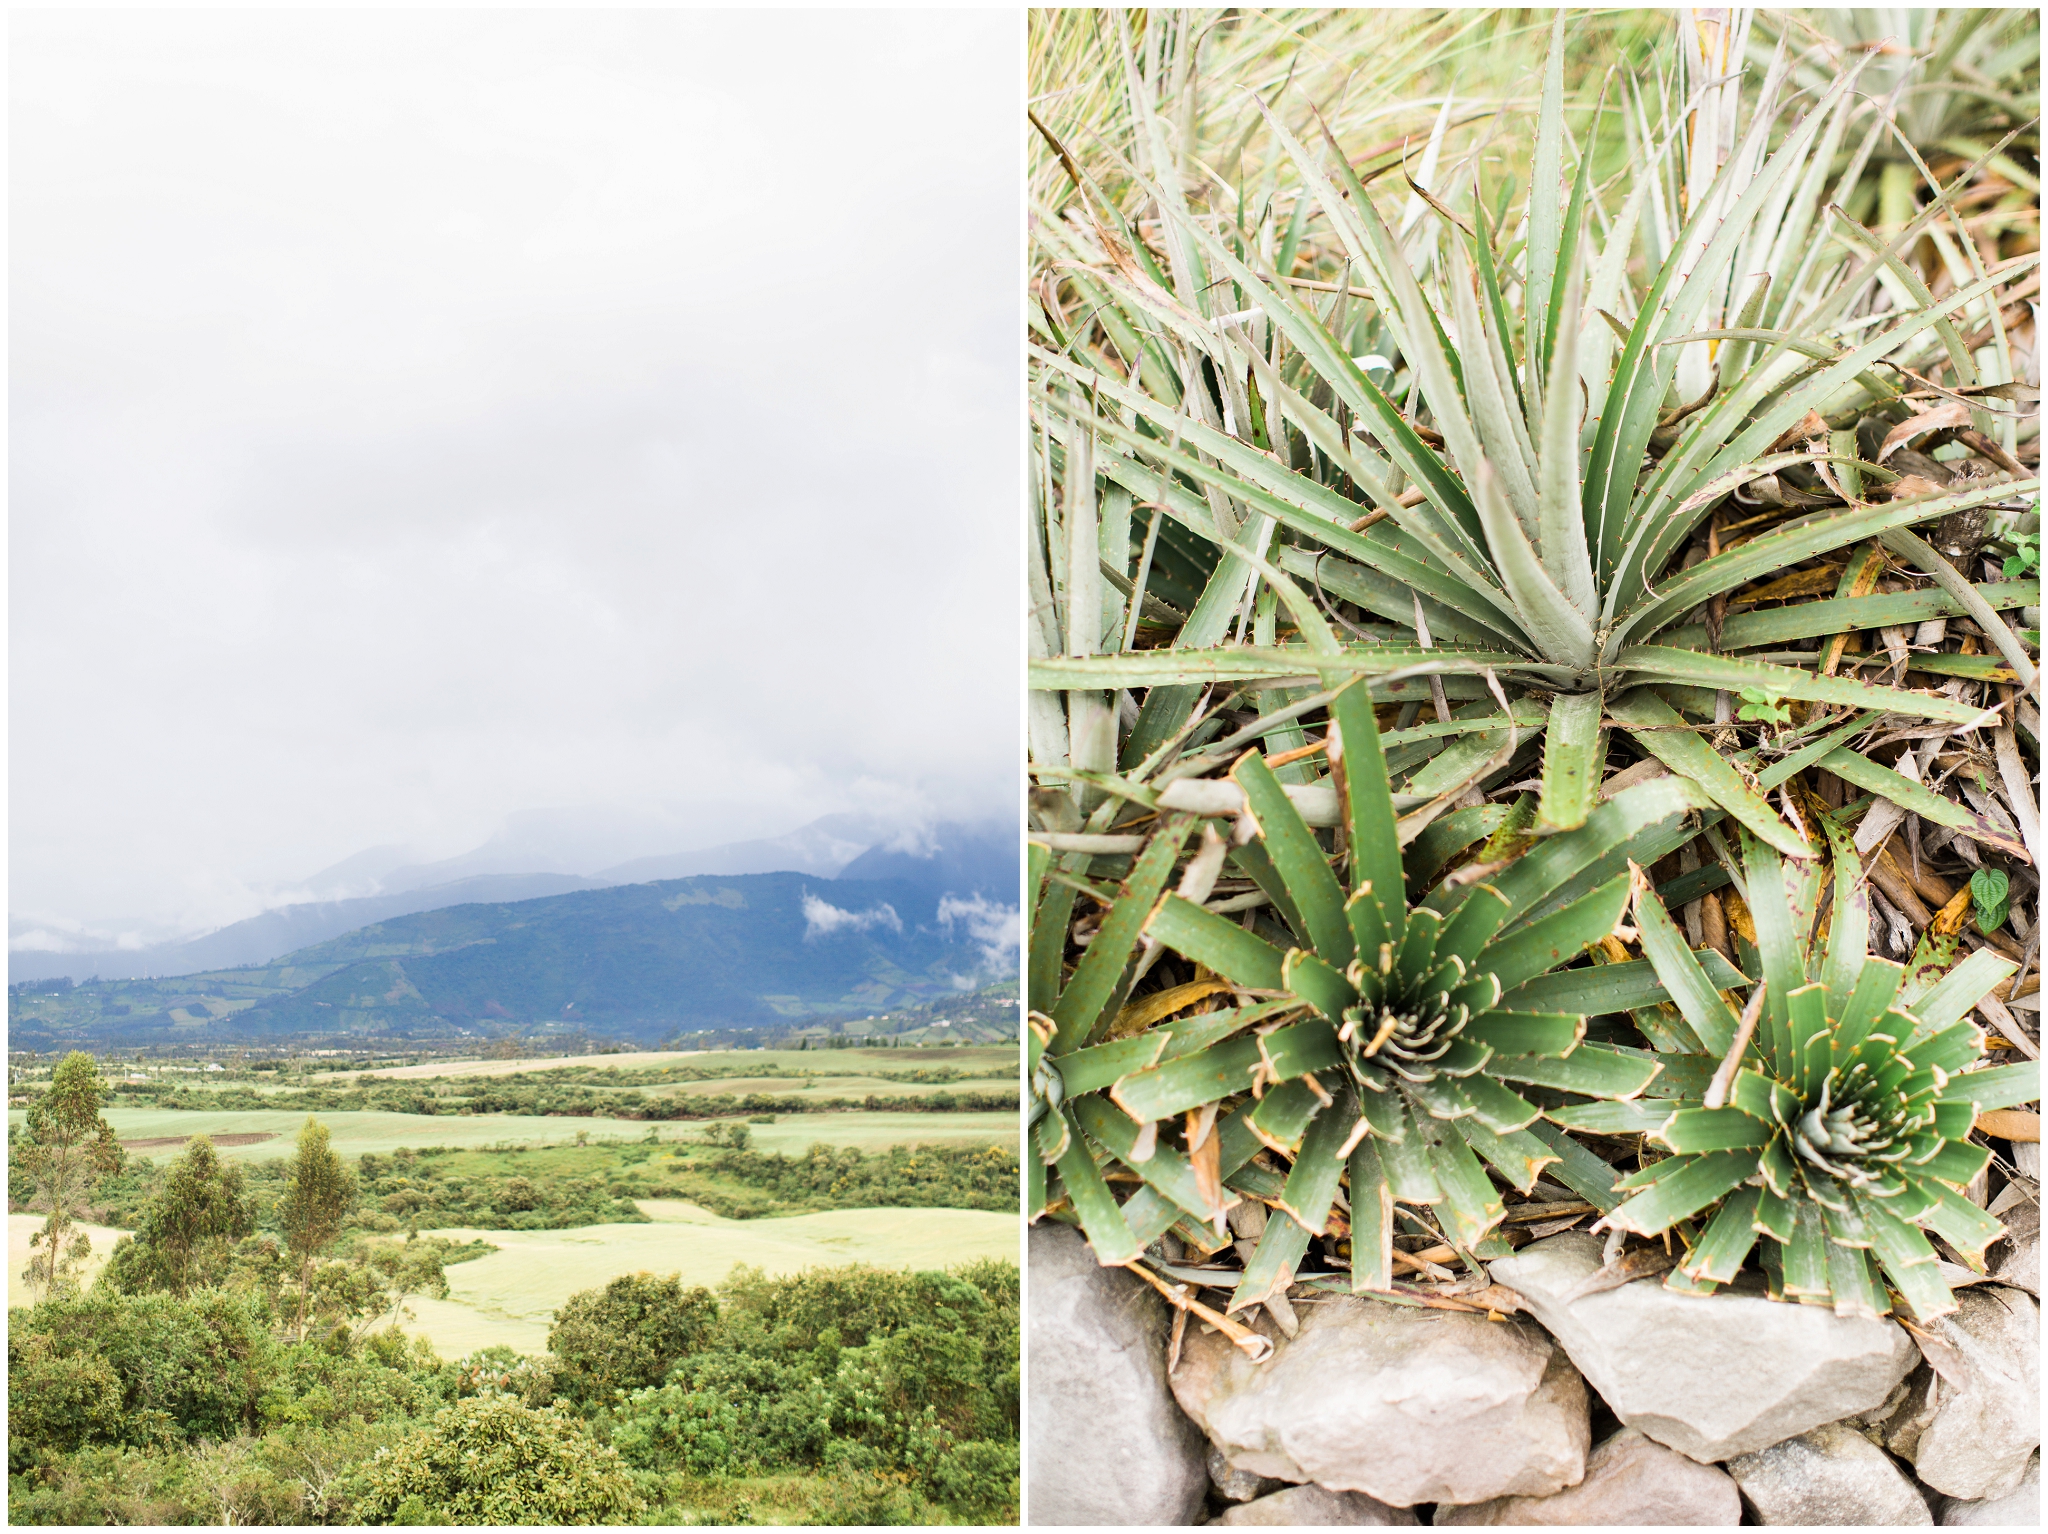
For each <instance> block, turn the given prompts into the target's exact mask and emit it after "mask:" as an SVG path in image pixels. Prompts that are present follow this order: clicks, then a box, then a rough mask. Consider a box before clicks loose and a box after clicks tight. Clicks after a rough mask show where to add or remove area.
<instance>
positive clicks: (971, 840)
mask: <svg viewBox="0 0 2048 1534" xmlns="http://www.w3.org/2000/svg"><path fill="white" fill-rule="evenodd" d="M891 834H892V832H891V829H890V828H889V827H888V826H886V825H884V824H882V823H881V822H879V821H875V820H873V819H870V818H867V817H862V816H855V815H826V816H823V817H821V818H819V819H817V820H814V821H812V822H811V823H810V824H808V825H805V826H800V827H798V828H797V829H796V830H794V831H792V832H789V833H788V834H786V835H783V836H777V837H770V838H766V839H762V840H754V841H744V842H727V843H722V844H720V845H718V846H714V847H701V848H698V849H696V850H695V851H690V852H676V853H668V854H665V855H662V856H657V857H639V858H635V859H632V860H631V861H628V862H625V863H619V864H615V865H611V866H607V867H601V868H600V867H593V866H592V865H591V863H590V862H589V861H588V860H584V861H580V862H579V861H577V860H576V859H574V858H570V859H568V860H567V862H569V863H574V864H575V867H573V868H572V867H568V866H562V867H550V866H544V865H547V864H548V863H550V862H551V861H553V860H551V859H550V858H549V856H548V852H549V849H548V848H547V847H545V846H540V845H535V844H533V843H532V842H531V841H530V840H529V841H519V840H517V839H513V838H507V837H500V838H497V839H494V840H493V841H491V842H488V843H486V844H485V845H484V846H482V847H479V848H477V849H475V850H474V851H473V852H469V853H465V854H464V855H463V856H462V857H459V858H450V859H448V860H446V861H444V862H440V863H429V864H407V865H404V866H395V867H394V866H387V865H389V864H390V862H391V858H392V854H393V849H391V848H373V849H371V850H370V851H368V852H364V853H359V854H357V855H356V856H355V857H353V858H349V859H345V860H344V861H343V862H341V863H338V864H336V865H334V866H333V867H332V868H326V869H322V870H321V871H320V872H319V873H317V874H314V875H313V876H311V878H310V879H308V880H307V881H306V882H307V885H308V886H309V887H310V888H312V889H314V890H324V891H327V892H328V893H326V894H324V895H322V896H320V897H319V898H315V899H300V900H298V901H296V902H294V903H292V904H289V905H281V906H277V907H274V908H272V909H271V910H268V911H264V912H262V913H261V914H259V915H256V916H251V917H248V918H246V919H244V920H242V921H238V922H235V923H232V924H231V925H229V926H226V927H222V928H219V929H218V930H216V931H213V932H208V933H204V934H201V935H200V936H197V937H191V938H184V939H180V940H178V941H176V942H165V943H153V944H148V945H146V946H143V947H139V948H99V949H81V950H77V951H69V950H57V949H41V948H17V949H14V950H12V951H11V952H10V953H9V954H8V965H7V969H8V975H7V978H8V979H9V981H12V982H18V981H23V980H51V979H56V978H59V977H68V978H71V979H83V978H86V977H88V976H90V977H94V978H97V979H101V980H112V979H126V978H133V977H136V976H142V975H193V974H199V973H210V972H212V971H214V970H219V969H230V968H247V967H250V966H254V965H273V964H278V963H281V962H283V960H282V957H281V956H283V955H287V954H291V953H293V952H295V951H297V950H299V949H302V948H305V947H308V946H310V945H312V944H315V943H323V942H325V941H327V940H328V939H329V938H334V937H340V936H342V935H344V934H346V933H349V932H353V931H355V930H356V929H357V928H359V927H364V926H368V925H369V924H370V923H372V922H384V921H389V920H391V919H392V918H393V917H397V916H407V915H410V914H412V913H413V912H415V911H434V910H439V909H441V908H442V907H444V906H453V905H475V904H505V903H507V902H510V901H518V900H533V899H537V898H538V897H540V896H543V895H560V894H566V893H567V892H569V891H570V890H580V889H608V888H611V887H613V886H616V885H621V884H633V883H642V882H645V881H648V880H673V879H685V878H695V877H698V876H700V875H706V874H722V875H735V874H760V873H776V872H795V873H803V874H810V875H812V876H814V877H816V878H825V879H829V878H835V877H837V878H844V879H848V880H853V881H860V882H864V881H868V880H875V879H882V880H888V879H895V880H901V881H904V882H907V883H910V884H915V885H917V886H919V887H920V888H923V889H928V890H929V891H930V892H931V893H933V894H940V893H944V892H947V891H950V892H951V893H952V894H954V895H955V896H973V895H981V896H984V897H987V898H991V899H994V900H996V901H998V902H1001V903H1006V902H1009V901H1013V900H1014V899H1015V895H1014V894H1013V893H1012V892H1013V891H1015V889H1016V888H1017V880H1018V878H1019V864H1018V861H1017V838H1016V836H1015V835H1014V834H1013V831H1012V829H1011V828H1010V827H1009V826H1008V825H1007V824H1006V823H1001V822H995V821H983V822H952V821H942V822H939V823H937V824H935V825H932V826H930V827H929V828H927V830H926V831H925V832H924V833H923V834H922V837H921V839H917V838H913V839H912V847H913V848H914V850H905V849H901V848H897V847H893V846H891V845H889V842H888V838H889V837H890V835H891ZM877 837H880V838H882V840H881V841H879V842H878V841H877V840H876V838H877ZM522 859H524V860H526V862H522ZM527 862H530V863H532V865H533V866H532V867H531V868H528V867H527V866H526V864H527ZM357 891H367V892H361V893H358V892H357Z"/></svg>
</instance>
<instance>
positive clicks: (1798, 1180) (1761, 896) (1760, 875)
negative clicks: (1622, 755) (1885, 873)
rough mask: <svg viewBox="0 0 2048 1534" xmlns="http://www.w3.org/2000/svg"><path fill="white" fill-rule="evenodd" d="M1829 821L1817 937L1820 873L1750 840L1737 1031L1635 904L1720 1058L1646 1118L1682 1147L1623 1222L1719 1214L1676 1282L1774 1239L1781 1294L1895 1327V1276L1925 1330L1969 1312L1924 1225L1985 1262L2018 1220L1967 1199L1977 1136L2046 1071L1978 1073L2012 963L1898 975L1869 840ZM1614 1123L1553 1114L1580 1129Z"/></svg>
mask: <svg viewBox="0 0 2048 1534" xmlns="http://www.w3.org/2000/svg"><path fill="white" fill-rule="evenodd" d="M1818 818H1819V819H1820V821H1821V824H1822V826H1823V828H1824V829H1825V831H1826V834H1827V839H1828V842H1829V847H1830V852H1831V862H1832V877H1833V891H1834V893H1833V899H1832V901H1831V903H1830V905H1829V908H1828V910H1827V911H1826V913H1825V915H1826V919H1827V929H1828V930H1827V935H1826V939H1825V941H1823V942H1816V943H1811V944H1809V943H1808V942H1806V941H1805V939H1804V934H1806V933H1808V932H1810V931H1812V930H1813V928H1814V926H1815V918H1816V916H1818V915H1821V914H1822V913H1821V911H1820V902H1821V896H1822V880H1823V875H1822V873H1821V872H1820V871H1819V866H1818V865H1817V864H1806V865H1803V866H1802V865H1795V864H1788V863H1787V862H1785V861H1784V860H1782V859H1781V858H1780V857H1779V856H1778V854H1777V852H1776V850H1775V849H1774V848H1771V847H1769V846H1767V845H1765V844H1764V843H1762V842H1761V841H1758V840H1755V839H1752V838H1747V837H1745V838H1744V849H1743V864H1744V874H1745V885H1746V888H1745V891H1744V894H1745V899H1746V903H1747V906H1748V910H1749V913H1750V917H1751V920H1752V921H1753V923H1754V933H1755V941H1754V944H1753V945H1752V944H1749V943H1747V942H1745V943H1744V945H1743V947H1744V950H1745V951H1744V952H1743V953H1742V954H1741V955H1740V956H1741V957H1743V958H1744V959H1746V960H1750V961H1752V963H1751V966H1750V967H1752V968H1757V969H1760V971H1761V978H1760V979H1759V980H1758V982H1757V984H1756V986H1755V989H1754V990H1753V991H1752V992H1751V993H1750V996H1749V1001H1748V1005H1747V1006H1746V1007H1745V1009H1744V1012H1743V1014H1742V1016H1741V1017H1740V1018H1738V1017H1737V1016H1736V1014H1735V1013H1734V1012H1733V1011H1732V1010H1731V1009H1730V1007H1729V1005H1728V1002H1727V1001H1726V1000H1725V999H1724V998H1723V997H1722V995H1721V994H1719V992H1720V987H1719V986H1718V985H1717V983H1716V982H1715V981H1714V980H1712V979H1711V978H1710V977H1708V976H1707V975H1706V974H1704V973H1703V972H1702V971H1701V970H1700V968H1699V966H1698V965H1697V964H1696V963H1695V962H1694V960H1693V956H1692V954H1691V953H1690V951H1689V950H1688V949H1687V948H1686V946H1685V943H1684V941H1683V940H1682V939H1681V938H1680V937H1679V935H1678V931H1677V929H1676V927H1675V926H1674V925H1673V923H1672V920H1671V918H1670V916H1669V915H1668V914H1667V913H1666V911H1665V909H1664V906H1663V904H1662V903H1661V902H1660V901H1659V900H1658V899H1657V898H1656V896H1655V895H1654V894H1651V893H1647V892H1645V893H1643V894H1641V895H1640V896H1639V898H1638V900H1637V903H1636V910H1637V917H1638V925H1639V927H1640V930H1641V934H1642V941H1643V947H1644V951H1645V952H1646V953H1647V954H1648V955H1649V958H1650V962H1651V963H1652V964H1653V965H1654V966H1655V969H1656V972H1657V976H1658V978H1659V979H1660V980H1661V981H1662V982H1663V984H1664V987H1665V989H1666V990H1667V991H1668V992H1669V993H1670V995H1671V997H1672V999H1673V1001H1674V1003H1675V1004H1676V1006H1677V1008H1678V1010H1679V1012H1680V1013H1681V1014H1682V1016H1683V1021H1684V1027H1685V1028H1686V1029H1687V1030H1688V1031H1689V1033H1690V1035H1691V1037H1692V1038H1693V1039H1695V1040H1696V1041H1697V1044H1698V1046H1699V1047H1700V1049H1702V1050H1703V1051H1704V1055H1705V1058H1704V1059H1701V1060H1700V1061H1699V1062H1698V1065H1699V1068H1698V1069H1695V1070H1693V1071H1691V1072H1690V1073H1688V1074H1689V1077H1690V1079H1691V1080H1692V1081H1694V1082H1704V1083H1705V1089H1704V1091H1701V1092H1699V1093H1698V1095H1697V1096H1687V1097H1685V1098H1680V1099H1674V1100H1671V1101H1667V1102H1661V1103H1659V1104H1657V1105H1656V1113H1655V1114H1652V1115H1648V1116H1646V1121H1645V1126H1643V1127H1648V1130H1649V1139H1650V1140H1651V1141H1652V1142H1654V1143H1655V1144H1656V1145H1658V1146H1661V1147H1663V1148H1665V1149H1668V1151H1669V1152H1670V1154H1669V1155H1666V1156H1663V1157H1662V1158H1661V1159H1656V1160H1652V1161H1650V1162H1648V1164H1646V1165H1645V1166H1643V1167H1642V1168H1641V1169H1640V1170H1639V1171H1636V1172H1634V1173H1631V1174H1630V1175H1628V1176H1625V1177H1623V1178H1621V1179H1620V1181H1619V1182H1618V1183H1617V1185H1616V1186H1617V1188H1618V1189H1620V1190H1622V1191H1624V1192H1626V1193H1627V1194H1628V1197H1627V1201H1626V1202H1624V1203H1622V1204H1621V1205H1620V1206H1619V1207H1618V1208H1617V1209H1615V1210H1614V1211H1613V1212H1612V1213H1611V1214H1610V1215H1609V1216H1608V1222H1609V1223H1610V1224H1611V1225H1613V1226H1614V1227H1616V1228H1618V1229H1621V1230H1627V1231H1634V1232H1636V1233H1638V1234H1640V1235H1644V1236H1655V1235H1659V1234H1662V1233H1663V1232H1665V1231H1667V1230H1670V1229H1671V1228H1672V1227H1674V1226H1679V1225H1681V1222H1689V1221H1692V1220H1694V1219H1703V1220H1704V1223H1703V1226H1702V1227H1701V1228H1698V1229H1697V1231H1696V1232H1695V1230H1694V1227H1692V1226H1691V1225H1689V1224H1688V1225H1685V1226H1683V1228H1684V1230H1685V1231H1686V1233H1687V1238H1688V1241H1689V1245H1690V1251H1689V1252H1688V1254H1687V1255H1686V1257H1685V1259H1684V1260H1683V1261H1682V1262H1681V1263H1680V1264H1679V1266H1678V1268H1677V1269H1676V1270H1675V1271H1674V1272H1673V1274H1672V1277H1671V1280H1670V1282H1671V1284H1672V1286H1673V1287H1677V1288H1684V1289H1688V1290H1692V1291H1694V1292H1702V1291H1705V1292H1711V1291H1712V1290H1713V1289H1714V1288H1715V1287H1717V1286H1718V1285H1721V1284H1725V1283H1727V1282H1729V1281H1730V1280H1732V1279H1733V1278H1734V1277H1735V1276H1736V1274H1737V1272H1738V1271H1739V1270H1740V1269H1741V1267H1742V1264H1743V1262H1744V1260H1745V1259H1746V1258H1747V1257H1748V1256H1749V1254H1750V1252H1751V1251H1752V1250H1753V1249H1754V1248H1755V1247H1756V1245H1757V1242H1758V1238H1759V1237H1764V1238H1767V1239H1766V1240H1765V1241H1764V1244H1763V1251H1762V1254H1761V1264H1762V1267H1763V1269H1764V1271H1765V1273H1766V1274H1767V1275H1768V1276H1769V1280H1770V1285H1771V1290H1772V1292H1773V1293H1774V1294H1776V1295H1778V1296H1780V1297H1783V1298H1790V1299H1796V1300H1801V1301H1805V1302H1807V1303H1812V1304H1827V1303H1832V1304H1833V1305H1834V1306H1835V1308H1836V1310H1837V1311H1838V1312H1840V1313H1842V1314H1860V1315H1883V1314H1885V1313H1887V1312H1888V1311H1889V1310H1890V1309H1891V1308H1892V1306H1891V1300H1890V1297H1889V1296H1888V1294H1887V1292H1886V1288H1885V1282H1888V1283H1889V1285H1890V1287H1891V1289H1892V1290H1894V1291H1896V1292H1897V1294H1898V1295H1899V1296H1900V1297H1901V1298H1902V1299H1903V1300H1904V1302H1905V1305H1906V1307H1907V1308H1908V1309H1909V1310H1910V1311H1911V1312H1912V1313H1913V1315H1914V1316H1915V1317H1917V1318H1919V1319H1920V1320H1923V1321H1924V1320H1928V1319H1931V1318H1932V1317H1934V1316H1938V1315H1941V1314H1943V1313H1944V1312H1946V1311H1950V1310H1953V1309H1954V1308H1955V1301H1954V1299H1953V1297H1952V1296H1951V1295H1950V1292H1949V1289H1948V1285H1947V1284H1946V1283H1945V1282H1944V1281H1943V1279H1942V1278H1941V1276H1940V1273H1939V1271H1938V1270H1937V1267H1936V1253H1935V1250H1934V1248H1933V1247H1932V1246H1931V1245H1929V1243H1928V1241H1927V1238H1926V1236H1925V1235H1924V1234H1923V1231H1922V1228H1923V1227H1924V1228H1925V1229H1926V1230H1931V1231H1934V1232H1935V1233H1936V1234H1938V1235H1939V1236H1940V1237H1941V1238H1942V1239H1943V1240H1945V1241H1946V1242H1947V1243H1948V1244H1949V1245H1950V1246H1951V1247H1952V1248H1953V1249H1954V1250H1955V1251H1956V1253H1957V1254H1958V1255H1960V1256H1961V1257H1962V1258H1963V1259H1964V1261H1966V1262H1968V1263H1970V1264H1971V1265H1972V1266H1978V1267H1981V1258H1982V1254H1983V1251H1984V1248H1985V1246H1986V1245H1987V1244H1989V1243H1990V1242H1992V1241H1994V1240H1996V1239H1997V1238H1998V1237H1999V1236H2000V1235H2001V1234H2002V1233H2003V1227H2001V1226H2000V1224H1999V1222H1998V1221H1997V1220H1995V1219H1993V1218H1992V1217H1991V1216H1990V1215H1988V1214H1986V1213H1985V1212H1984V1211H1983V1210H1982V1209H1980V1208H1978V1207H1977V1205H1975V1204H1973V1203H1971V1202H1970V1201H1969V1200H1968V1199H1967V1198H1966V1197H1964V1196H1963V1194H1962V1193H1961V1192H1960V1191H1959V1190H1960V1189H1962V1188H1963V1187H1965V1186H1966V1185H1967V1184H1968V1183H1969V1182H1970V1181H1971V1179H1973V1178H1974V1177H1975V1176H1976V1175H1977V1174H1978V1173H1979V1172H1980V1171H1982V1170H1983V1169H1984V1166H1985V1163H1986V1159H1987V1157H1988V1155H1989V1152H1988V1151H1987V1150H1986V1149H1985V1148H1984V1147H1983V1146H1981V1145H1976V1144H1972V1143H1970V1141H1969V1139H1968V1135H1969V1133H1970V1130H1971V1128H1972V1126H1973V1125H1974V1123H1975V1122H1976V1118H1977V1115H1978V1114H1979V1113H1981V1112H1983V1111H1984V1110H1986V1109H1991V1108H2002V1107H2008V1106H2011V1105H2012V1104H2015V1103H2022V1102H2027V1101H2030V1100H2032V1099H2034V1098H2036V1097H2038V1096H2039V1095H2040V1068H2039V1067H2038V1066H2037V1065H2035V1064H2033V1063H2032V1062H2028V1063H2025V1064H2020V1065H2011V1066H2003V1067H1995V1068H1991V1069H1981V1070H1973V1069H1972V1068H1971V1067H1972V1066H1974V1065H1975V1064H1976V1063H1977V1062H1978V1061H1979V1059H1980V1057H1981V1055H1982V1052H1983V1043H1984V1040H1983V1035H1982V1034H1981V1033H1980V1032H1979V1031H1978V1030H1977V1028H1976V1027H1975V1026H1974V1025H1973V1024H1972V1023H1970V1022H1969V1021H1968V1018H1967V1014H1968V1012H1969V1009H1970V1007H1971V1006H1972V1005H1973V1004H1974V1003H1975V1001H1976V1000H1977V999H1978V998H1979V997H1981V996H1982V995H1983V994H1984V993H1985V992H1986V991H1987V990H1989V989H1990V988H1991V986H1992V985H1993V984H1995V983H1996V982H1997V981H1998V980H2000V979H2001V978H2003V977H2004V976H2005V975H2008V974H2010V973H2011V972H2012V971H2013V969H2014V967H2015V966H2014V965H2013V964H2012V963H2011V962H2010V961H2009V960H2007V959H2004V958H2002V957H2000V956H1999V955H1998V954H1996V953H1994V952H1993V951H1992V950H1990V949H1988V948H1987V949H1980V950H1978V951H1977V952H1976V953H1975V954H1973V955H1972V956H1971V957H1970V958H1969V959H1967V960H1965V961H1964V962H1963V963H1962V964H1960V965H1958V966H1957V967H1956V968H1955V969H1953V970H1952V971H1950V972H1949V973H1948V974H1947V975H1945V976H1942V977H1941V978H1939V979H1938V980H1936V981H1935V982H1934V983H1932V984H1931V985H1927V986H1925V988H1924V989H1920V988H1919V987H1916V986H1915V985H1914V984H1913V983H1912V982H1911V981H1910V980H1909V978H1908V972H1907V971H1905V970H1904V969H1902V968H1901V967H1900V966H1899V965H1897V964H1893V963H1891V962H1889V961H1887V960H1884V959H1877V958H1872V957H1869V955H1868V954H1867V952H1866V947H1867V943H1868V938H1869V913H1868V907H1867V905H1866V897H1865V893H1864V888H1863V881H1862V878H1861V872H1862V871H1861V869H1860V868H1859V867H1858V864H1857V860H1856V853H1855V847H1854V844H1853V843H1852V842H1851V841H1850V839H1849V837H1848V836H1847V834H1846V833H1845V832H1844V831H1843V830H1842V829H1841V827H1840V826H1839V825H1837V824H1836V822H1835V820H1834V817H1832V816H1826V815H1823V816H1819V817H1818ZM1916 989H1919V994H1917V995H1916V994H1914V992H1915V990H1916ZM1715 1060H1718V1061H1719V1064H1718V1067H1716V1068H1714V1069H1713V1074H1712V1076H1711V1078H1709V1077H1708V1076H1707V1068H1708V1067H1709V1066H1711V1065H1712V1063H1713V1061H1715ZM1602 1111H1603V1110H1602V1109H1600V1108H1598V1107H1595V1108H1592V1109H1589V1110H1579V1111H1578V1112H1577V1113H1576V1114H1575V1113H1574V1112H1573V1111H1572V1110H1564V1111H1562V1112H1560V1113H1558V1114H1557V1115H1556V1116H1557V1117H1558V1118H1560V1119H1561V1120H1563V1121H1565V1122H1568V1123H1569V1122H1580V1123H1584V1122H1586V1121H1587V1118H1588V1115H1589V1114H1590V1115H1592V1116H1595V1117H1597V1116H1598V1115H1599V1114H1600V1113H1601V1112H1602ZM1649 1119H1660V1120H1661V1121H1660V1122H1654V1123H1649V1122H1648V1120H1649ZM1881 1280H1882V1281H1881Z"/></svg>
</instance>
